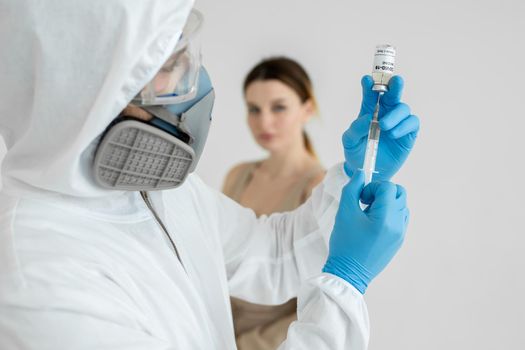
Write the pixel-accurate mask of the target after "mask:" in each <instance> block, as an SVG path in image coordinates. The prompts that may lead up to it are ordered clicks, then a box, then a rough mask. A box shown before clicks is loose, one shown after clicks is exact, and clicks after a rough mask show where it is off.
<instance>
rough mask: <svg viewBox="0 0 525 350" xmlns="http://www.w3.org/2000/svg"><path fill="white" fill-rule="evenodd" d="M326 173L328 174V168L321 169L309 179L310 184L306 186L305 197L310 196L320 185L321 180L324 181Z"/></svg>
mask: <svg viewBox="0 0 525 350" xmlns="http://www.w3.org/2000/svg"><path fill="white" fill-rule="evenodd" d="M325 175H326V169H320V170H319V171H318V172H316V173H315V175H314V176H312V177H311V178H310V180H309V181H308V184H307V185H306V188H305V189H304V195H305V199H306V198H308V197H310V195H311V194H312V191H313V189H314V188H315V187H316V186H317V185H319V184H320V183H321V182H323V179H324V177H325Z"/></svg>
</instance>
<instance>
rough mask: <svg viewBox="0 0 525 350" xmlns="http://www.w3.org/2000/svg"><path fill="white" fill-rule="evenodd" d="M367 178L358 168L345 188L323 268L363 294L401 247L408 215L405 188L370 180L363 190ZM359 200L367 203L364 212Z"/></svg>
mask: <svg viewBox="0 0 525 350" xmlns="http://www.w3.org/2000/svg"><path fill="white" fill-rule="evenodd" d="M364 178H365V177H364V173H363V171H361V170H357V171H356V172H355V173H354V177H353V178H352V180H351V181H350V183H349V184H347V185H346V186H345V187H343V191H342V194H341V202H340V204H339V210H338V211H337V215H336V217H335V224H334V228H333V230H332V235H331V236H330V245H329V246H330V247H329V253H328V259H327V261H326V264H325V266H324V268H323V272H328V273H331V274H333V275H336V276H339V277H341V278H342V279H344V280H346V281H347V282H349V283H350V284H352V285H353V286H354V287H355V288H357V289H358V290H359V291H360V292H361V293H362V294H364V293H365V291H366V288H367V287H368V284H369V283H370V281H371V280H372V279H373V278H374V277H376V276H377V275H378V274H379V273H380V272H381V271H382V270H383V269H384V268H385V267H386V265H388V263H389V262H390V260H392V258H393V257H394V255H395V254H396V252H397V251H398V249H399V248H400V247H401V244H402V243H403V239H404V237H405V231H406V227H407V224H408V216H409V213H408V208H407V207H406V192H405V190H404V188H403V187H401V186H398V185H395V184H393V183H391V182H371V183H370V184H368V185H367V186H366V187H365V188H364V189H363V185H364ZM359 200H361V202H363V203H364V204H367V205H368V207H367V208H366V209H365V210H364V211H363V210H361V207H360V205H359Z"/></svg>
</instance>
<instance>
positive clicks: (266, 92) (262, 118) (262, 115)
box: [245, 80, 314, 152]
mask: <svg viewBox="0 0 525 350" xmlns="http://www.w3.org/2000/svg"><path fill="white" fill-rule="evenodd" d="M245 99H246V104H247V108H248V125H249V127H250V129H251V131H252V134H253V137H254V138H255V140H256V141H257V143H258V144H259V145H260V146H261V147H263V148H264V149H266V150H268V151H270V152H282V151H285V150H286V149H287V148H289V146H290V145H293V144H294V143H296V142H303V135H302V132H303V127H304V124H305V123H306V122H307V121H308V120H309V119H310V117H311V116H312V114H313V112H314V108H313V103H312V101H311V100H307V101H306V102H304V103H303V102H301V99H300V97H299V95H297V93H296V92H295V91H294V90H293V89H292V88H290V87H288V85H286V84H284V83H282V82H281V81H279V80H258V81H254V82H252V83H251V84H250V85H248V88H247V89H246V91H245Z"/></svg>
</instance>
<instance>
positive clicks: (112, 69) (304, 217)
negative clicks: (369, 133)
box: [0, 0, 368, 350]
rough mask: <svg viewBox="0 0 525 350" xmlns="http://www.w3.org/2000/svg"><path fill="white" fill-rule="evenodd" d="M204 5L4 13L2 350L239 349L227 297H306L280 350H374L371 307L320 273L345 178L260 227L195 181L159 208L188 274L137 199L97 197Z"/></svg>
mask: <svg viewBox="0 0 525 350" xmlns="http://www.w3.org/2000/svg"><path fill="white" fill-rule="evenodd" d="M192 5H193V4H192V1H190V0H172V1H166V0H89V1H86V0H48V1H40V0H16V1H14V0H0V36H1V39H0V44H1V46H0V47H1V48H2V49H1V50H0V77H1V79H0V131H1V133H2V136H3V137H4V139H5V141H6V145H7V154H6V157H5V159H4V162H3V165H2V180H3V183H4V187H3V189H2V192H1V194H0V349H2V350H14V349H17V350H18V349H24V350H25V349H35V350H36V349H38V350H57V349H67V350H75V349H126V350H134V349H137V350H139V349H140V350H157V349H158V350H160V349H184V350H188V349H235V341H234V334H233V326H232V317H231V310H230V302H229V295H233V296H235V297H238V298H243V299H246V300H248V301H250V302H253V303H260V304H277V303H283V302H285V301H287V300H288V299H290V298H292V297H294V296H296V295H299V299H298V300H299V301H298V303H299V306H298V317H299V319H298V321H297V322H295V323H294V324H293V325H292V326H291V327H290V330H289V333H288V338H287V340H286V341H285V343H283V345H282V349H316V350H318V349H331V350H334V349H352V350H357V349H365V348H366V346H367V342H368V315H367V310H366V306H365V303H364V301H363V297H362V295H361V294H360V293H359V292H358V291H357V290H356V289H355V288H353V287H352V286H351V285H350V284H349V283H347V282H345V281H344V280H342V279H340V278H338V277H336V276H333V275H330V274H322V273H320V271H321V268H322V266H323V264H324V261H325V259H326V255H327V239H328V236H329V234H330V231H331V228H332V225H333V219H334V216H335V212H336V210H337V206H338V199H339V196H340V191H341V188H342V186H343V184H344V183H345V182H346V181H347V180H348V179H347V178H346V176H345V175H344V172H343V171H342V168H341V167H340V166H339V167H335V168H333V169H332V170H331V171H330V172H329V173H328V175H327V177H326V180H325V181H324V183H323V184H322V185H320V186H319V187H318V188H317V189H316V190H315V191H314V194H313V195H312V197H311V199H310V200H309V201H308V202H307V203H305V204H304V205H303V206H301V207H300V208H298V209H297V210H296V211H294V212H291V213H285V214H276V215H272V216H270V217H262V218H260V219H257V218H256V217H255V215H254V213H253V212H252V211H251V210H248V209H245V208H242V207H240V206H239V205H237V204H236V203H235V202H233V201H231V200H230V199H228V198H226V197H225V196H223V195H222V194H220V193H218V192H216V191H214V190H212V189H210V188H208V187H207V186H206V185H205V184H203V183H202V182H201V180H200V179H199V178H198V177H197V176H196V175H192V176H190V177H189V178H188V179H187V181H186V182H185V184H184V185H183V186H181V187H179V188H177V189H174V190H169V191H164V192H151V193H150V198H151V201H152V203H153V206H154V208H155V210H156V212H157V213H158V215H159V217H160V219H161V220H162V221H163V222H164V224H165V226H166V228H167V230H168V231H169V233H170V235H171V236H172V238H173V240H174V241H175V244H176V246H177V248H178V250H179V252H180V255H181V260H182V265H181V263H180V262H179V260H178V259H177V257H176V255H175V254H174V251H173V249H172V247H171V246H170V244H168V242H167V238H166V235H165V234H164V233H163V231H162V230H161V228H160V227H159V224H158V223H157V222H156V220H155V218H154V216H153V215H152V212H151V211H150V210H149V209H148V208H147V206H146V205H145V203H144V201H143V200H142V198H141V196H140V194H139V193H136V192H117V191H108V190H104V189H101V188H99V187H97V186H96V185H95V184H94V182H93V180H92V174H91V168H90V164H91V163H90V162H91V161H92V158H93V153H94V147H95V146H96V144H97V137H98V136H100V134H101V133H102V132H103V131H104V129H105V128H106V127H107V125H108V124H109V123H110V122H111V120H112V119H113V118H115V117H116V116H117V115H118V113H119V112H120V111H121V110H122V109H123V108H124V107H125V105H126V104H127V103H128V102H129V101H130V100H131V98H132V97H133V96H134V95H135V94H136V93H137V92H138V91H139V90H140V89H141V88H142V87H143V86H144V85H145V84H146V83H147V82H148V81H149V80H150V79H151V78H152V76H153V75H154V74H155V73H156V71H157V70H158V69H159V68H160V66H161V65H162V63H163V61H164V60H165V59H166V57H167V56H168V55H169V53H170V50H171V49H172V48H173V47H174V45H175V43H176V41H177V40H178V38H179V35H180V32H181V30H182V27H183V25H184V23H185V20H186V18H187V16H188V14H189V11H190V9H191V7H192ZM208 30H212V29H211V28H210V29H208ZM219 122H220V121H219Z"/></svg>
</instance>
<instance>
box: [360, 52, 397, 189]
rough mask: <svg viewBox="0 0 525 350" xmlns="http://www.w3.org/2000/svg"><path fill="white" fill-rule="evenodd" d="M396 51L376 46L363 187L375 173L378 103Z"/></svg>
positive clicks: (392, 66)
mask: <svg viewBox="0 0 525 350" xmlns="http://www.w3.org/2000/svg"><path fill="white" fill-rule="evenodd" d="M395 57H396V49H395V48H394V47H393V46H391V45H378V46H377V47H376V52H375V55H374V66H373V68H372V79H373V80H374V86H373V87H372V90H373V91H377V93H378V94H377V102H376V106H375V108H374V115H373V117H372V122H371V123H370V129H369V130H368V140H367V142H366V152H365V161H364V163H363V170H364V172H365V185H366V184H369V183H370V182H371V181H372V176H373V175H374V174H375V173H377V171H376V158H377V151H378V149H379V136H380V135H381V129H380V128H379V102H380V100H381V96H383V94H384V93H385V92H387V91H388V82H389V81H390V78H391V77H392V76H393V74H394V64H395Z"/></svg>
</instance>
